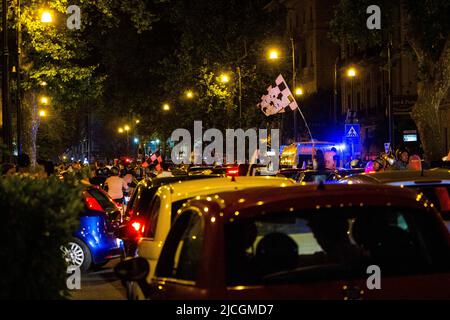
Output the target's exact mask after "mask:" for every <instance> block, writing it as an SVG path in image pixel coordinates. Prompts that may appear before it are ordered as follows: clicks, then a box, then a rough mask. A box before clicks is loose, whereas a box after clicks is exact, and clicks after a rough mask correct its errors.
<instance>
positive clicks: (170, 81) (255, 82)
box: [158, 0, 284, 129]
mask: <svg viewBox="0 0 450 320" xmlns="http://www.w3.org/2000/svg"><path fill="white" fill-rule="evenodd" d="M266 3H267V1H261V0H249V1H237V0H232V1H229V0H219V1H207V0H198V1H181V0H174V1H172V3H171V11H170V14H169V19H170V21H171V23H172V24H173V26H174V29H175V31H176V34H177V47H176V49H175V50H174V52H173V54H171V55H170V56H167V57H166V58H165V59H164V60H163V61H162V63H161V66H162V67H161V68H159V69H158V70H159V73H160V77H161V79H163V81H162V90H161V91H162V92H164V93H166V94H167V96H165V97H164V98H165V99H166V100H171V101H172V102H173V103H174V105H175V108H174V112H173V115H174V117H176V119H177V126H178V127H180V126H184V127H186V128H191V127H192V125H193V121H194V120H200V119H201V120H203V125H204V127H215V128H218V129H225V128H227V127H232V126H235V125H237V124H239V125H240V126H242V127H257V126H260V125H261V124H262V123H264V122H265V120H266V118H265V116H264V115H263V114H262V112H261V111H259V110H257V108H256V104H257V103H258V102H259V100H260V97H261V95H262V94H264V93H265V90H266V88H267V87H268V86H269V84H271V83H272V82H273V81H274V79H275V77H276V76H277V73H275V72H274V70H273V69H271V67H270V66H269V63H268V62H267V61H266V50H267V48H268V46H269V45H273V44H274V43H280V42H282V41H283V39H282V38H280V35H281V34H282V31H281V32H280V30H284V26H282V25H281V23H282V21H283V19H282V18H281V17H280V15H278V14H275V13H268V12H265V11H264V9H263V8H264V5H265V4H266ZM205 17H207V18H205ZM238 68H239V69H240V75H241V84H242V87H241V89H242V91H241V92H242V95H241V97H242V119H239V99H238V97H239V85H238V83H239V73H238ZM221 73H227V74H228V76H229V78H230V81H229V82H228V83H221V82H220V81H219V80H220V74H221ZM188 89H191V90H193V91H194V99H186V98H185V96H184V93H185V91H186V90H188Z"/></svg>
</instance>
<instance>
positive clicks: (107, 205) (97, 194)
mask: <svg viewBox="0 0 450 320" xmlns="http://www.w3.org/2000/svg"><path fill="white" fill-rule="evenodd" d="M88 192H89V194H90V195H91V196H93V197H94V198H95V200H97V201H98V203H99V204H100V205H101V206H102V208H103V209H104V210H105V211H110V210H117V207H116V205H115V204H114V202H112V200H111V199H110V198H108V196H106V195H105V194H104V193H103V192H101V191H100V190H98V189H90V190H88Z"/></svg>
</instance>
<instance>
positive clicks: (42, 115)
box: [39, 110, 47, 118]
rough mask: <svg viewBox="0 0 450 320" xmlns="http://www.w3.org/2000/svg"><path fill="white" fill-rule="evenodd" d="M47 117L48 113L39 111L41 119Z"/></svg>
mask: <svg viewBox="0 0 450 320" xmlns="http://www.w3.org/2000/svg"><path fill="white" fill-rule="evenodd" d="M46 116H47V112H46V111H45V110H40V111H39V117H41V118H44V117H46Z"/></svg>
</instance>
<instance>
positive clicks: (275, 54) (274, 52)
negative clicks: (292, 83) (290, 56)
mask: <svg viewBox="0 0 450 320" xmlns="http://www.w3.org/2000/svg"><path fill="white" fill-rule="evenodd" d="M279 58H280V53H279V51H278V50H276V49H272V50H270V51H269V60H277V59H279Z"/></svg>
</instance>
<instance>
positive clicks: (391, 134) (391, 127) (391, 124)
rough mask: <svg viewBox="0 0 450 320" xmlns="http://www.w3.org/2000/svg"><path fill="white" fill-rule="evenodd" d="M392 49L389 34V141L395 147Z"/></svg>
mask: <svg viewBox="0 0 450 320" xmlns="http://www.w3.org/2000/svg"><path fill="white" fill-rule="evenodd" d="M391 49H392V36H391V34H389V39H388V47H387V59H388V122H389V124H388V129H389V143H390V145H391V147H392V148H394V121H393V120H394V119H393V118H394V116H393V114H392V65H391V63H392V62H391Z"/></svg>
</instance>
